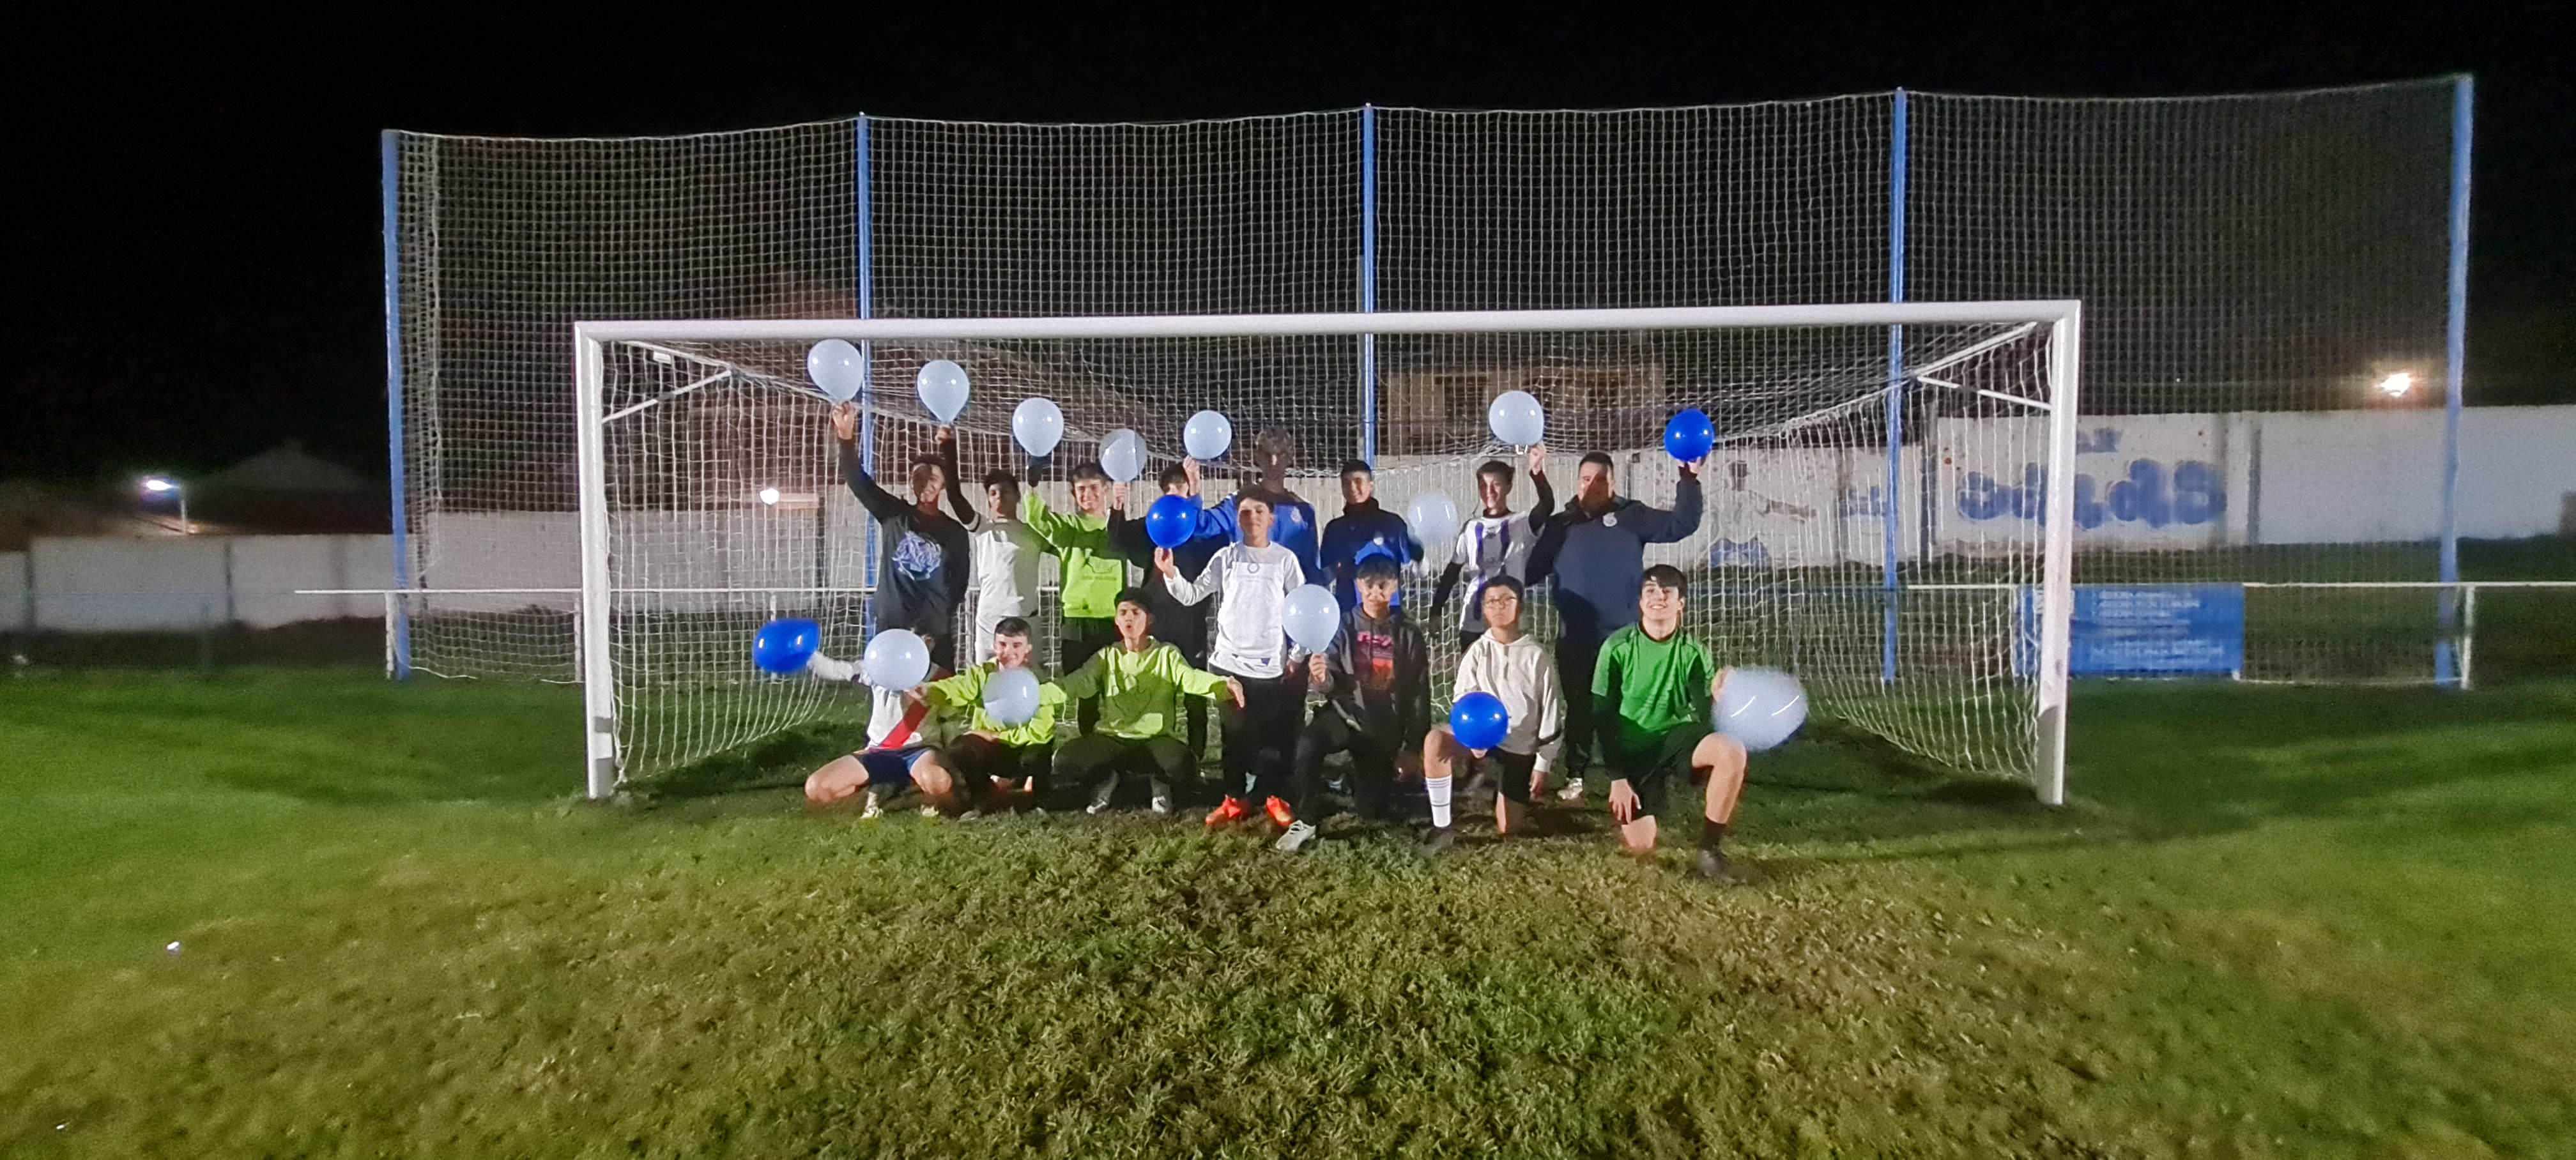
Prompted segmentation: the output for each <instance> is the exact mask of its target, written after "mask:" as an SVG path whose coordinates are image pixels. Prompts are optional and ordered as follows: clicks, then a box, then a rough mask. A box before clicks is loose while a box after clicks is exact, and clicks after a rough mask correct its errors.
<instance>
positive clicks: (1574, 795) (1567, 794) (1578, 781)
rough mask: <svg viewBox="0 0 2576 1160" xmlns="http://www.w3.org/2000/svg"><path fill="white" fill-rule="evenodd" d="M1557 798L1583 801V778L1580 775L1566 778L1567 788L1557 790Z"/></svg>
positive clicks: (1566, 800) (1568, 800)
mask: <svg viewBox="0 0 2576 1160" xmlns="http://www.w3.org/2000/svg"><path fill="white" fill-rule="evenodd" d="M1556 800H1558V801H1561V802H1579V801H1582V800H1583V779H1582V778H1579V777H1569V778H1567V779H1565V788H1564V789H1561V790H1558V791H1556Z"/></svg>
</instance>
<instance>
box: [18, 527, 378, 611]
mask: <svg viewBox="0 0 2576 1160" xmlns="http://www.w3.org/2000/svg"><path fill="white" fill-rule="evenodd" d="M392 577H393V545H392V540H391V538H390V537H386V536H190V537H184V538H180V537H173V538H170V539H166V540H123V539H43V538H40V539H37V540H35V541H34V542H32V543H30V544H29V545H28V548H27V550H26V551H24V552H0V629H5V630H9V631H23V630H25V629H27V628H29V627H33V628H37V629H47V630H59V631H71V632H133V631H192V630H195V629H197V628H201V627H211V626H219V625H224V624H229V623H239V624H242V625H245V626H248V627H251V628H274V627H276V626H278V625H281V624H289V623H293V622H295V621H299V620H322V619H329V618H333V617H343V616H381V615H383V613H384V600H383V598H381V597H375V596H297V595H294V592H295V590H296V589H299V588H384V587H389V586H390V585H391V582H392Z"/></svg>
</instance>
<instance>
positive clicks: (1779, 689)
mask: <svg viewBox="0 0 2576 1160" xmlns="http://www.w3.org/2000/svg"><path fill="white" fill-rule="evenodd" d="M1806 723H1807V690H1806V689H1805V688H1803V687H1801V686H1800V685H1799V684H1798V678H1796V677H1793V676H1790V675H1789V674H1787V673H1784V672H1781V671H1780V670H1778V669H1728V670H1726V683H1725V684H1724V685H1721V686H1719V688H1718V693H1717V731H1718V732H1720V733H1723V734H1726V735H1727V736H1729V737H1732V738H1734V739H1736V740H1738V741H1741V742H1743V743H1744V748H1746V749H1748V750H1750V751H1752V752H1755V753H1760V752H1762V751H1763V750H1765V749H1769V748H1771V747H1773V746H1776V745H1778V744H1780V743H1781V742H1783V741H1787V740H1788V739H1789V737H1790V735H1791V734H1794V733H1796V732H1797V731H1798V727H1799V726H1801V725H1804V724H1806Z"/></svg>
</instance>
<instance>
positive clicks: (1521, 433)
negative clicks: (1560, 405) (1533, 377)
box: [1485, 391, 1547, 447]
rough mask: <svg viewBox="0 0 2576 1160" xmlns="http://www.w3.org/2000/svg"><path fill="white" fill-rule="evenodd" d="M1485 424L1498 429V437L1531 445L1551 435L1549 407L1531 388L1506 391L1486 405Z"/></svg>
mask: <svg viewBox="0 0 2576 1160" xmlns="http://www.w3.org/2000/svg"><path fill="white" fill-rule="evenodd" d="M1485 424H1486V426H1489V427H1492V428H1493V429H1494V438H1496V439H1499V440H1502V441H1503V442H1505V443H1508V444H1510V445H1512V446H1514V447H1527V446H1529V445H1531V444H1533V443H1536V442H1538V441H1539V440H1541V439H1543V438H1545V437H1546V436H1547V408H1545V407H1541V406H1539V405H1538V396H1536V395H1532V394H1530V393H1529V392H1528V391H1505V392H1503V393H1502V394H1499V395H1496V396H1494V402H1493V405H1492V406H1489V407H1487V408H1485Z"/></svg>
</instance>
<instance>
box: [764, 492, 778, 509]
mask: <svg viewBox="0 0 2576 1160" xmlns="http://www.w3.org/2000/svg"><path fill="white" fill-rule="evenodd" d="M760 502H761V503H762V504H764V505H767V506H769V507H777V506H778V489H777V488H775V487H764V488H762V489H760Z"/></svg>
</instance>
